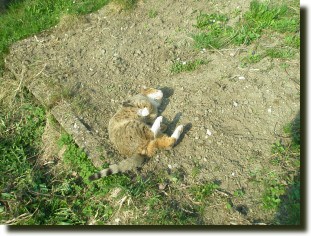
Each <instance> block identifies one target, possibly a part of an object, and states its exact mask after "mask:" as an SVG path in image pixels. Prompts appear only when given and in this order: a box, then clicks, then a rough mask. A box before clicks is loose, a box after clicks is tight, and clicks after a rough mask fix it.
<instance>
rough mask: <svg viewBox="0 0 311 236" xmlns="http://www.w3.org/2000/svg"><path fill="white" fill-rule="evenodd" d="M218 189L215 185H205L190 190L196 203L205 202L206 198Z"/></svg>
mask: <svg viewBox="0 0 311 236" xmlns="http://www.w3.org/2000/svg"><path fill="white" fill-rule="evenodd" d="M218 188H219V185H218V184H217V183H207V184H204V185H201V186H196V187H193V188H192V189H191V191H190V192H191V193H192V194H193V195H194V199H195V200H196V201H200V202H205V201H206V197H208V196H210V195H211V194H212V193H213V192H214V191H215V190H216V189H218Z"/></svg>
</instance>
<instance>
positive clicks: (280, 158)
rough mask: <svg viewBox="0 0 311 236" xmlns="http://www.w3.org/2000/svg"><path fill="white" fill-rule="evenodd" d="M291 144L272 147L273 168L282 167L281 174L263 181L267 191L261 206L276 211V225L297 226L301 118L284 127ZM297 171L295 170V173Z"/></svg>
mask: <svg viewBox="0 0 311 236" xmlns="http://www.w3.org/2000/svg"><path fill="white" fill-rule="evenodd" d="M283 131H284V133H285V134H286V135H290V136H289V137H290V138H291V142H287V143H282V142H280V141H277V142H276V143H274V144H273V146H272V149H271V151H272V154H273V159H272V163H273V164H274V165H281V166H282V168H283V169H284V171H285V173H284V174H283V175H281V174H278V175H270V176H268V178H266V179H265V182H266V191H265V193H264V194H263V206H264V208H265V209H267V210H277V211H278V212H279V214H278V216H277V217H276V224H287V225H299V224H300V212H301V210H300V172H299V168H300V117H299V115H298V116H297V118H296V119H295V120H293V122H291V123H289V124H287V125H285V126H284V129H283ZM297 169H298V171H297Z"/></svg>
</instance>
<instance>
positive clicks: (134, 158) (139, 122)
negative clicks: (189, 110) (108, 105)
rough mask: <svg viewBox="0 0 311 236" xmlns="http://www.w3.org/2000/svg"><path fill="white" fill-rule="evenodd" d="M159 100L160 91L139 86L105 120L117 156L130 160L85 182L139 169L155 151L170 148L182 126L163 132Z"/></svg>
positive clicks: (102, 171)
mask: <svg viewBox="0 0 311 236" xmlns="http://www.w3.org/2000/svg"><path fill="white" fill-rule="evenodd" d="M162 98H163V92H162V91H161V90H158V89H154V88H146V87H143V88H142V89H141V91H140V93H139V94H137V95H135V96H133V97H132V98H131V99H130V100H127V101H125V102H123V104H122V107H121V109H120V110H119V111H117V112H116V113H115V115H114V116H113V117H112V118H111V119H110V121H109V124H108V134H109V139H110V141H111V142H112V144H113V145H114V147H115V148H116V149H117V150H118V151H119V153H120V154H122V155H125V156H127V157H130V158H126V159H124V160H123V161H121V162H119V163H118V164H114V165H110V166H109V168H106V169H104V170H101V171H99V172H97V173H95V174H93V175H91V176H90V177H89V180H91V181H92V180H96V179H100V178H102V177H104V176H108V175H111V174H116V173H123V172H126V171H128V170H133V169H134V168H137V167H141V166H142V164H143V163H144V161H145V158H150V157H152V156H153V155H154V154H155V152H156V151H157V149H170V148H172V147H173V146H174V144H175V143H176V141H177V140H178V139H179V137H180V135H181V133H182V132H183V125H179V126H178V127H177V128H176V129H175V131H174V132H173V134H172V135H171V136H168V135H166V134H164V133H163V132H164V131H165V129H166V126H165V125H163V124H161V122H162V120H163V117H162V116H158V108H159V106H160V105H161V102H162Z"/></svg>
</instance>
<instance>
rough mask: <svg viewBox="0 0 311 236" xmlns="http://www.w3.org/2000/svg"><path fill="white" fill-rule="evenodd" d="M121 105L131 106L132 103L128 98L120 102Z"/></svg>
mask: <svg viewBox="0 0 311 236" xmlns="http://www.w3.org/2000/svg"><path fill="white" fill-rule="evenodd" d="M122 106H123V107H133V103H132V102H131V101H130V100H127V101H125V102H122Z"/></svg>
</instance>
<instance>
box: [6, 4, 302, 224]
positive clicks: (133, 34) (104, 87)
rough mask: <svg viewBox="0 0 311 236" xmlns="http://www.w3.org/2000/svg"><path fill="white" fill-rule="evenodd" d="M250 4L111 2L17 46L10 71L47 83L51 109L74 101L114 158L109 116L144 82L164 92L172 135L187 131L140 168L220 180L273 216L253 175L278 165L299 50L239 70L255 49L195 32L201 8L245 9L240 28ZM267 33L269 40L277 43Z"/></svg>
mask: <svg viewBox="0 0 311 236" xmlns="http://www.w3.org/2000/svg"><path fill="white" fill-rule="evenodd" d="M249 3H250V1H248V0H247V1H237V0H232V1H220V2H219V1H194V0H192V1H186V0H178V1H139V3H138V6H137V7H136V8H135V9H134V10H131V11H121V10H120V9H119V8H118V7H117V6H115V5H108V6H106V7H104V8H103V9H101V10H99V11H98V12H96V13H92V14H90V15H87V16H84V17H73V16H64V17H63V18H62V19H61V23H60V24H59V25H58V26H56V27H55V28H53V29H51V30H48V31H46V32H44V33H42V34H40V35H36V36H34V37H30V38H28V39H25V40H23V41H21V42H18V43H16V44H14V45H13V47H12V48H11V50H10V55H9V56H8V57H7V58H6V67H7V69H8V71H7V73H9V72H11V73H13V74H15V76H16V77H18V79H20V80H22V81H21V82H23V83H25V84H26V85H27V86H29V87H31V86H35V85H37V84H41V85H42V84H43V86H44V87H45V88H48V91H47V90H44V93H43V94H44V95H43V97H44V98H43V100H44V99H47V98H48V99H50V100H49V101H48V102H46V103H47V105H48V106H49V107H50V108H51V107H53V106H56V105H57V104H59V103H60V101H61V100H65V101H66V102H67V103H69V104H70V105H71V107H72V109H73V111H74V112H75V114H76V116H77V117H78V118H79V120H80V121H81V122H82V123H83V124H84V125H85V126H86V127H87V129H88V132H90V133H91V134H92V135H93V136H94V137H96V139H97V140H98V142H99V143H100V145H101V146H102V147H103V149H104V150H105V151H106V154H107V156H105V155H103V156H104V157H105V158H106V159H105V160H104V161H108V162H110V163H113V162H115V161H116V160H121V158H122V157H120V156H119V155H118V153H117V152H116V151H115V150H114V149H113V147H112V146H111V144H110V143H109V140H108V133H107V124H108V121H109V119H110V117H111V116H112V115H113V114H114V112H115V111H116V110H117V109H118V108H119V106H120V103H121V102H122V101H123V100H125V99H126V98H127V97H128V96H130V95H132V94H135V93H136V92H137V91H138V90H139V88H140V87H141V86H142V85H145V86H151V87H157V88H161V89H162V90H163V91H164V95H165V99H164V104H163V106H162V107H161V112H162V115H163V116H164V117H165V119H166V122H167V123H168V124H170V126H169V130H168V133H171V132H172V130H173V129H174V127H175V126H176V125H178V124H185V125H187V129H186V132H185V134H184V136H183V137H182V140H181V141H180V143H179V144H178V145H177V146H176V147H175V148H174V149H173V150H171V151H163V152H159V153H158V154H157V156H156V157H155V158H153V159H151V160H150V161H149V162H148V163H146V164H145V165H144V167H143V170H142V172H143V173H148V172H149V171H152V172H153V173H156V172H157V170H163V169H167V168H168V166H169V167H170V168H172V169H180V170H182V171H183V172H184V184H186V185H195V184H198V183H203V182H211V181H217V182H218V183H220V186H221V188H222V189H224V190H225V191H227V192H231V193H233V192H234V191H235V190H237V189H245V197H244V198H243V202H241V203H240V204H243V205H245V206H247V207H248V209H249V213H248V218H252V219H261V220H262V221H266V220H269V219H271V218H273V217H274V216H272V215H262V212H261V211H260V210H259V206H258V205H259V202H260V201H261V197H260V196H261V194H262V191H263V186H261V185H256V183H254V182H253V181H250V179H251V176H252V174H253V173H255V172H261V173H262V172H264V171H265V170H266V168H267V167H269V166H270V164H269V157H270V156H271V145H272V144H273V143H274V142H276V140H278V136H277V134H278V133H281V132H282V128H283V126H284V125H285V124H287V123H289V122H291V121H292V120H293V119H294V118H295V117H296V116H297V114H298V113H299V107H300V85H299V81H300V74H299V73H300V62H299V55H296V57H295V58H294V59H292V60H290V61H288V62H287V63H289V65H290V67H289V68H288V69H287V70H284V69H282V68H281V66H282V61H280V60H278V59H271V58H265V59H263V60H261V61H260V62H259V63H256V64H252V65H250V66H247V67H241V66H240V63H241V58H243V57H244V56H246V55H248V53H249V51H250V50H251V49H252V46H249V47H246V46H241V47H236V46H235V47H233V46H232V47H228V48H225V49H221V50H207V49H206V50H203V49H202V50H199V49H194V47H193V39H192V38H191V35H192V34H194V33H195V32H196V31H197V29H196V28H195V27H194V24H195V23H196V17H197V16H198V14H200V11H202V12H205V13H215V12H220V13H223V14H227V15H229V16H233V15H234V12H235V11H236V10H241V12H240V14H235V15H236V16H234V17H229V18H230V21H229V24H233V23H234V22H236V21H237V20H238V19H239V17H241V14H243V12H245V11H247V10H248V9H249ZM151 12H156V14H154V15H152V14H151ZM264 38H265V36H263V37H262V39H261V40H260V42H258V44H260V45H261V46H267V45H273V44H275V43H277V42H276V41H277V40H275V41H273V40H272V41H271V38H270V39H267V40H266V41H265V40H264ZM194 59H205V60H208V61H209V63H208V64H206V65H202V66H200V67H199V68H198V69H196V70H194V71H192V72H183V73H179V74H173V73H172V72H171V71H170V68H171V66H172V64H173V63H174V61H176V60H180V61H183V62H188V61H191V60H194ZM5 76H9V75H5ZM297 81H298V82H297ZM38 87H40V86H38ZM51 94H52V95H51ZM62 115H64V114H62ZM72 125H74V124H72ZM274 168H275V170H274V171H276V172H277V171H282V170H281V169H279V170H278V169H277V168H278V167H277V166H276V167H274ZM195 169H196V170H198V174H196V175H194V174H193V172H194V170H195ZM236 204H238V203H236ZM207 214H208V217H207V218H210V221H209V222H208V223H211V224H228V223H229V222H230V216H227V213H225V212H224V210H223V208H217V207H214V208H210V212H209V213H207Z"/></svg>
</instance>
